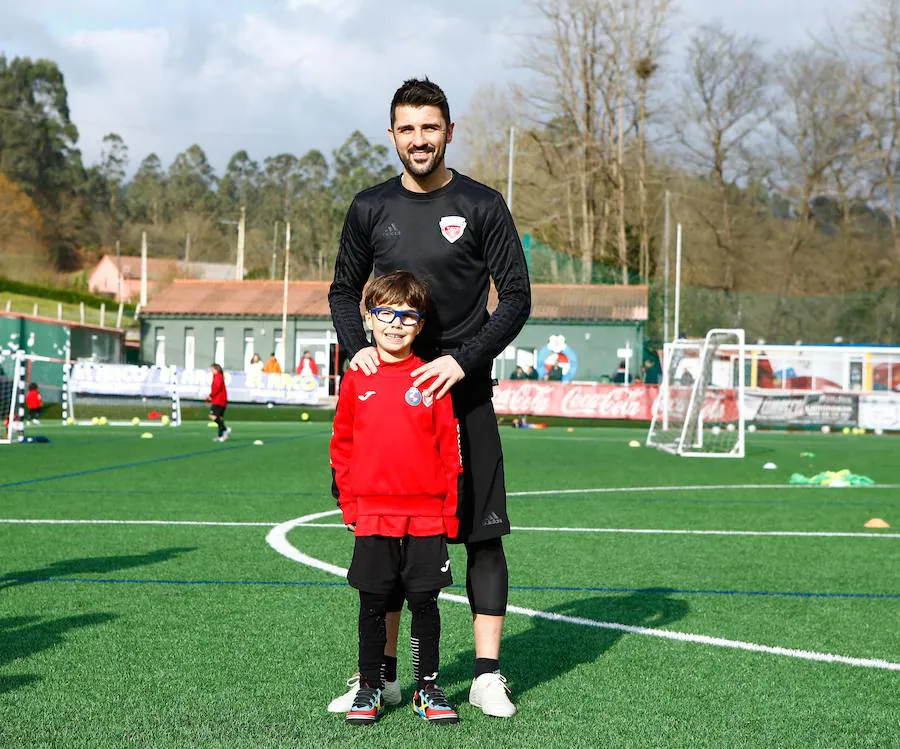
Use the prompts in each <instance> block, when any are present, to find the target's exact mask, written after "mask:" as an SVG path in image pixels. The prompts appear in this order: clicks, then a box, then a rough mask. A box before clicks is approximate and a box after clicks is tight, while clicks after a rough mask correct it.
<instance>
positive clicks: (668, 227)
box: [663, 190, 672, 342]
mask: <svg viewBox="0 0 900 749" xmlns="http://www.w3.org/2000/svg"><path fill="white" fill-rule="evenodd" d="M671 202H672V193H670V192H669V191H668V190H666V200H665V206H666V219H665V227H664V229H663V243H664V245H665V255H664V260H663V342H665V341H668V340H669V248H670V247H671V244H672V206H671Z"/></svg>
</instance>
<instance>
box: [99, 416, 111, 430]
mask: <svg viewBox="0 0 900 749" xmlns="http://www.w3.org/2000/svg"><path fill="white" fill-rule="evenodd" d="M97 423H98V424H99V425H100V426H102V427H105V426H106V425H107V424H109V419H107V418H106V417H105V416H101V417H100V418H99V419H98V420H97Z"/></svg>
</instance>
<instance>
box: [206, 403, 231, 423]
mask: <svg viewBox="0 0 900 749" xmlns="http://www.w3.org/2000/svg"><path fill="white" fill-rule="evenodd" d="M226 408H228V406H219V405H217V404H215V403H213V404H212V405H211V406H210V407H209V415H210V416H212V417H213V418H215V419H221V418H222V417H223V416H224V415H225V409H226Z"/></svg>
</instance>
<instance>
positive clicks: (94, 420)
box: [91, 416, 100, 427]
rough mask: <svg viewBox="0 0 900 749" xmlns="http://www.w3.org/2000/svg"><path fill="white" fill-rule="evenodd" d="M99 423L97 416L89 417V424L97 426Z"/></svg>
mask: <svg viewBox="0 0 900 749" xmlns="http://www.w3.org/2000/svg"><path fill="white" fill-rule="evenodd" d="M99 423H100V418H99V417H97V416H92V417H91V426H94V427H95V426H97V425H98V424H99Z"/></svg>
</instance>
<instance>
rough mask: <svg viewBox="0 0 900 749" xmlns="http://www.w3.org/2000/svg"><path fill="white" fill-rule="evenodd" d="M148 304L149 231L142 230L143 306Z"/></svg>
mask: <svg viewBox="0 0 900 749" xmlns="http://www.w3.org/2000/svg"><path fill="white" fill-rule="evenodd" d="M146 306H147V232H145V231H142V232H141V308H144V307H146Z"/></svg>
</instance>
